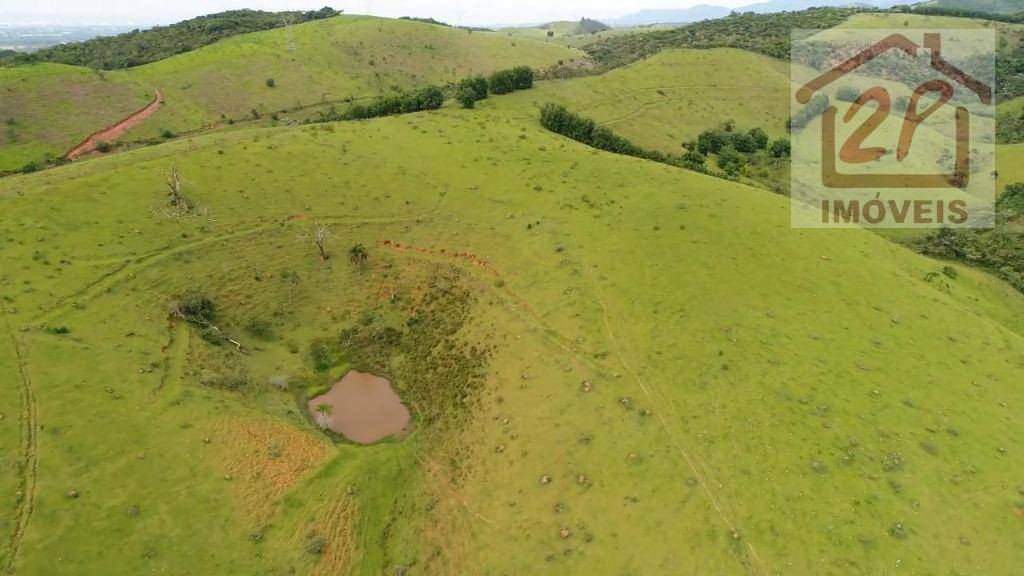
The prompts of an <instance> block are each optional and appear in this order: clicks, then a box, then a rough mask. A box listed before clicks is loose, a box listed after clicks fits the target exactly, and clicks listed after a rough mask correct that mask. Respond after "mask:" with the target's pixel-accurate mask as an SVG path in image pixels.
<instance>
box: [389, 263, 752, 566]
mask: <svg viewBox="0 0 1024 576" xmlns="http://www.w3.org/2000/svg"><path fill="white" fill-rule="evenodd" d="M395 253H396V254H401V255H404V256H407V257H409V258H412V259H421V260H428V261H432V262H438V261H443V262H446V263H448V264H451V265H458V266H459V267H460V268H463V269H467V270H469V271H471V272H473V273H477V274H479V273H480V272H481V269H480V268H479V267H478V266H474V265H471V264H472V262H469V261H462V260H459V259H452V258H450V257H449V258H445V257H444V256H445V254H447V255H449V256H450V255H451V253H450V252H446V253H445V254H440V253H437V252H434V251H430V252H424V251H416V250H412V251H402V250H397V251H395ZM486 271H487V272H488V273H489V274H493V273H497V274H498V276H499V277H501V273H500V272H498V271H497V270H494V271H492V270H486ZM590 274H591V280H592V281H593V280H594V279H593V270H592V269H591V271H590ZM593 286H594V296H595V298H596V299H597V303H598V304H599V305H600V306H601V311H602V314H601V317H602V321H603V323H604V326H605V330H606V331H607V334H608V338H609V340H610V341H611V344H612V347H613V348H614V349H615V354H616V356H617V357H618V359H619V363H621V364H622V366H623V368H624V369H625V370H626V371H627V372H629V373H630V374H632V375H633V377H634V378H635V380H636V382H637V384H638V385H639V386H640V389H641V390H642V392H643V394H644V396H645V397H646V398H647V400H648V402H650V403H651V404H652V405H664V404H668V406H669V409H670V410H671V411H672V412H673V417H674V418H676V419H678V415H677V414H675V409H674V408H672V404H671V403H670V402H667V401H665V402H660V403H659V402H657V401H656V399H655V398H654V395H653V394H652V393H651V391H650V387H649V386H648V385H647V384H646V383H645V382H644V380H643V378H642V377H641V376H640V374H639V373H638V372H637V371H636V370H634V369H633V367H632V366H631V365H630V364H629V362H627V361H626V358H625V356H624V355H623V353H622V350H621V349H620V345H619V343H618V339H617V338H616V337H615V332H614V330H613V329H612V326H611V322H610V320H609V312H608V307H607V306H606V305H605V302H604V299H603V298H602V297H601V291H600V288H598V286H597V283H596V281H593ZM502 291H504V292H506V293H507V294H508V295H509V296H510V297H511V299H512V301H513V302H515V305H512V304H506V305H507V306H508V307H509V309H510V311H511V312H512V313H513V314H515V315H516V316H518V317H519V318H520V319H522V320H524V321H525V322H527V324H532V325H534V327H537V328H540V330H541V335H542V336H543V337H544V338H545V339H547V340H549V341H550V342H551V343H552V344H554V345H555V346H556V347H558V348H561V349H562V351H563V352H565V353H568V354H571V355H572V356H574V357H575V358H576V359H577V360H578V361H579V362H581V363H582V364H584V365H587V366H590V367H591V368H595V369H600V365H599V364H598V363H596V362H594V361H592V360H590V359H589V358H587V357H585V356H583V355H582V354H580V353H579V352H578V351H577V350H576V348H575V346H573V345H572V344H571V340H570V339H568V338H566V337H564V336H561V335H559V334H558V332H557V331H555V330H554V329H552V328H551V327H550V326H548V325H547V323H545V322H544V320H543V319H542V318H540V316H539V315H538V314H537V313H536V312H535V311H534V310H533V308H532V307H531V306H530V305H529V303H528V302H526V300H525V299H523V298H522V297H521V296H519V295H518V294H517V293H516V292H515V291H514V290H512V288H511V287H510V286H509V285H508V283H507V282H506V283H505V285H504V288H503V289H502ZM517 307H523V308H524V309H525V312H524V311H523V310H517V309H516V308H517ZM627 344H628V345H629V346H630V348H631V349H632V354H633V355H634V356H635V355H636V350H635V348H633V347H632V344H631V343H629V342H627ZM658 395H659V396H664V395H663V394H661V393H660V392H659V393H658ZM653 412H654V413H655V414H656V415H657V417H658V421H659V423H660V424H661V426H662V429H663V430H664V432H665V434H666V435H667V436H668V437H669V439H670V440H671V442H672V444H673V445H674V447H675V448H676V451H677V452H679V454H680V455H681V456H682V457H683V460H684V461H685V462H686V465H687V467H688V468H689V469H690V472H691V473H692V474H693V475H694V477H695V478H696V479H697V481H698V483H699V484H700V485H701V488H702V489H703V490H704V493H705V494H706V495H707V497H708V500H709V501H710V503H711V506H712V507H713V508H714V510H715V512H716V514H717V515H718V517H719V519H720V520H721V522H722V524H724V525H725V526H726V527H727V528H728V529H729V530H730V533H731V534H732V536H733V538H739V537H740V531H739V529H738V528H737V525H736V523H735V522H733V521H732V520H731V519H730V518H729V516H728V514H727V513H726V511H725V509H724V508H723V506H722V504H721V503H720V501H719V499H718V497H717V496H715V493H714V492H713V491H712V489H711V486H710V485H709V483H708V480H707V478H708V477H709V476H711V474H710V473H709V472H708V469H709V468H708V466H707V465H706V464H705V463H703V462H701V461H700V460H699V459H698V458H697V457H695V456H694V455H692V454H691V453H690V452H689V451H688V450H687V449H686V447H685V446H684V445H683V442H682V440H680V439H679V438H678V433H677V432H676V430H675V429H674V428H673V427H672V426H671V424H670V423H669V422H668V420H666V418H665V416H664V415H663V414H662V413H661V411H660V410H655V411H653ZM463 505H464V506H465V507H466V509H467V510H468V511H469V512H471V513H473V514H474V515H476V513H475V512H473V510H472V509H471V508H469V506H468V504H466V503H465V502H463ZM485 520H486V519H485ZM488 523H489V522H488ZM743 543H744V544H745V545H746V548H747V550H748V551H749V553H750V559H751V561H750V562H743V561H742V560H741V562H742V563H743V564H744V565H745V566H746V568H747V569H748V572H750V573H751V574H754V575H757V576H760V575H763V574H767V572H766V571H765V569H764V566H763V563H762V562H761V558H760V557H759V556H758V554H757V550H756V549H755V548H754V545H753V544H752V543H751V542H750V541H749V540H747V539H744V540H743Z"/></svg>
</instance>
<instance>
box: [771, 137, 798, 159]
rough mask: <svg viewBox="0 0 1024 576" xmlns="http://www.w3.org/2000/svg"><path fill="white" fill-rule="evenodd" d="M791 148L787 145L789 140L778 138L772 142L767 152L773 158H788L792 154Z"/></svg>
mask: <svg viewBox="0 0 1024 576" xmlns="http://www.w3.org/2000/svg"><path fill="white" fill-rule="evenodd" d="M791 147H792V145H791V144H790V143H789V139H787V138H779V139H778V140H776V141H774V142H772V145H771V148H770V149H769V152H771V155H772V156H774V157H775V158H788V157H789V155H790V153H791V152H792V150H791Z"/></svg>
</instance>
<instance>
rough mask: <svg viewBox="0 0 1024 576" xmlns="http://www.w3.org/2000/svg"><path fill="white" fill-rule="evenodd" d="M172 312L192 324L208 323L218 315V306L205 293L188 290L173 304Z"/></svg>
mask: <svg viewBox="0 0 1024 576" xmlns="http://www.w3.org/2000/svg"><path fill="white" fill-rule="evenodd" d="M171 314H172V315H174V316H177V317H179V318H182V319H183V320H186V321H188V322H191V323H192V324H200V325H208V324H209V323H210V322H213V320H214V318H216V316H217V306H216V305H215V304H214V303H213V300H212V299H210V297H208V296H206V295H205V294H202V293H199V292H186V293H185V294H183V295H181V296H179V297H178V298H177V299H176V300H175V301H174V302H173V303H172V304H171Z"/></svg>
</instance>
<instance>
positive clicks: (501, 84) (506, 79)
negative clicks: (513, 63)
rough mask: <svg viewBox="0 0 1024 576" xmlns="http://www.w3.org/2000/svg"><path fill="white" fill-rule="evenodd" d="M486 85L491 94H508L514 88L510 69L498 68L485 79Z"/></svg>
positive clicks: (514, 84)
mask: <svg viewBox="0 0 1024 576" xmlns="http://www.w3.org/2000/svg"><path fill="white" fill-rule="evenodd" d="M487 87H488V89H489V90H490V91H491V94H508V93H509V92H512V91H513V90H515V89H516V83H515V80H514V78H513V76H512V71H511V70H498V71H497V72H494V73H493V74H491V77H490V78H488V79H487Z"/></svg>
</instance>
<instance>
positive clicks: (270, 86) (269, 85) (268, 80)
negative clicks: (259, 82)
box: [267, 78, 277, 88]
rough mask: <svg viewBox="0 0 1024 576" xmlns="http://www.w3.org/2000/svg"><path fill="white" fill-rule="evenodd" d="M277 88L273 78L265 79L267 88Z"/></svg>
mask: <svg viewBox="0 0 1024 576" xmlns="http://www.w3.org/2000/svg"><path fill="white" fill-rule="evenodd" d="M275 86H277V82H275V81H274V79H273V78H267V88H273V87H275Z"/></svg>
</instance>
